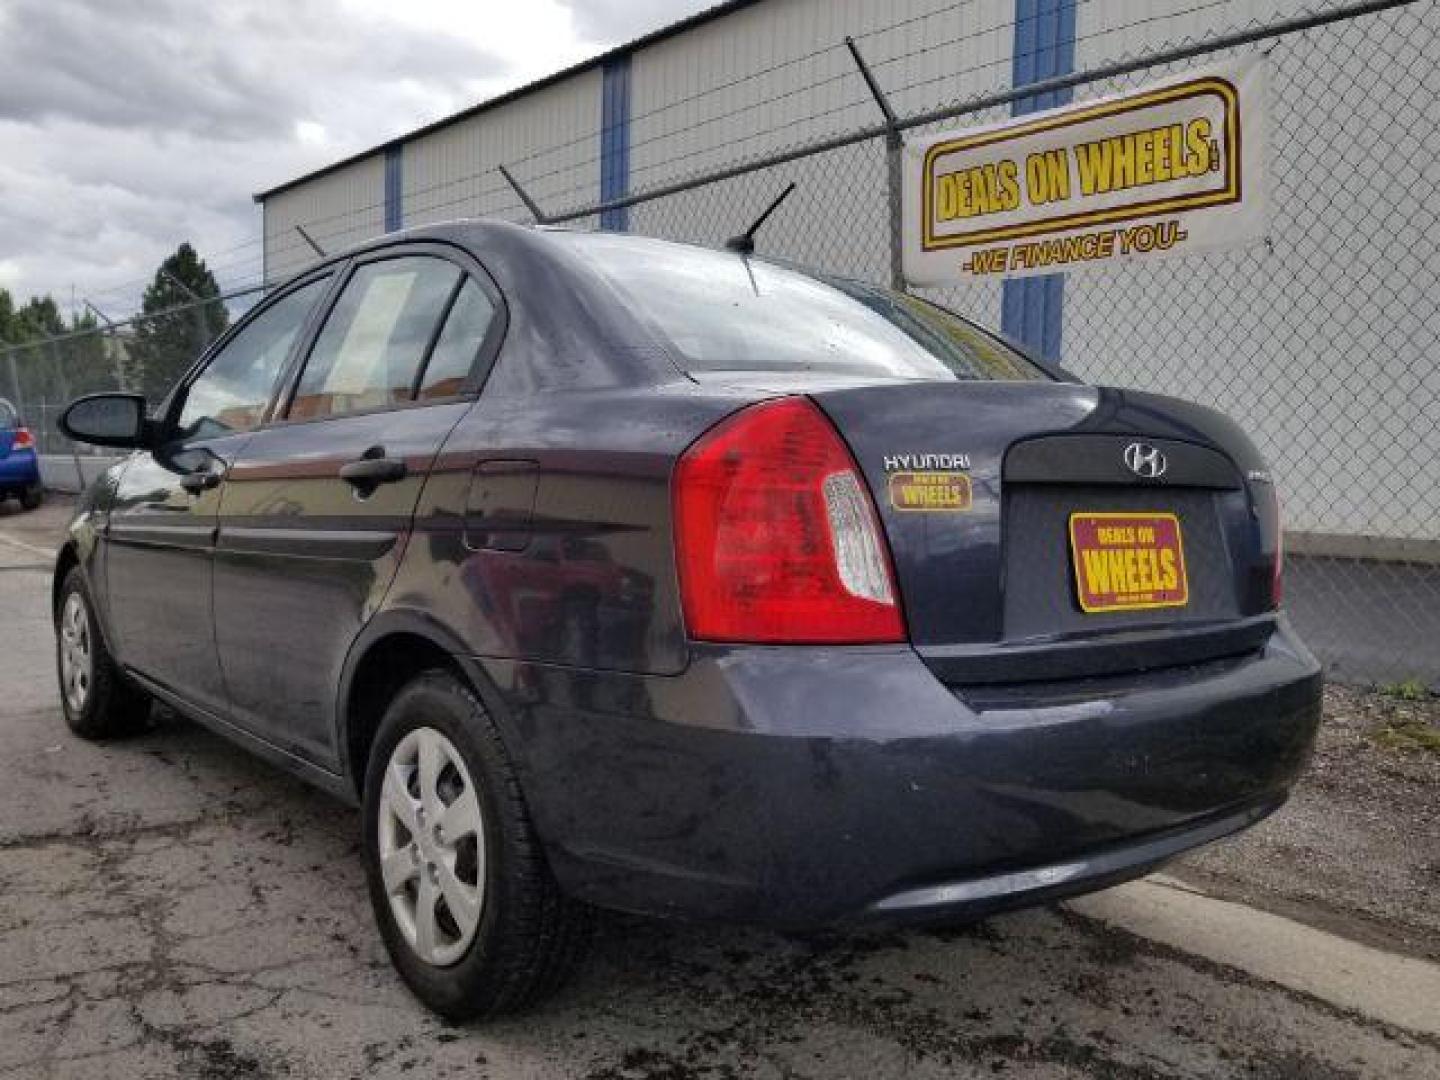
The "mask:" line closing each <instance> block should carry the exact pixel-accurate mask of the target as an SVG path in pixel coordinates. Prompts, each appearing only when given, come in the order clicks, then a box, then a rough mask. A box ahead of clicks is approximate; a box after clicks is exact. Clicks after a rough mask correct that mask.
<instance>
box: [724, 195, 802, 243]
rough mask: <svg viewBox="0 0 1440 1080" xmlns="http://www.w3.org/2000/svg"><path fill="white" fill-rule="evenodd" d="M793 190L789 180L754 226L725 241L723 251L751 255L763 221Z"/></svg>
mask: <svg viewBox="0 0 1440 1080" xmlns="http://www.w3.org/2000/svg"><path fill="white" fill-rule="evenodd" d="M794 190H795V181H794V180H791V181H790V184H789V186H788V187H786V189H785V190H784V191H782V192H780V194H779V196H778V197H777V198H776V199H775V201H774V202H772V203H771V204H770V205H769V206H767V207H766V208H765V212H764V213H763V214H761V215H760V216H759V217H758V218H756V219H755V224H753V225H751V226H750V228H748V229H746V230H745V231H744V232H743V233H741V234H740V235H739V236H732V237H730V239H729V240H726V241H725V249H726V250H727V251H733V252H735V253H736V254H739V255H750V254H752V253H753V252H754V251H755V234H756V233H757V232H759V231H760V226H761V225H764V224H765V219H766V218H768V217H769V216H770V215H771V214H773V213H774V212H775V208H776V207H777V206H779V205H780V204H781V203H782V202H784V201H785V200H786V199H787V198H788V197H789V195H790V193H791V192H792V191H794Z"/></svg>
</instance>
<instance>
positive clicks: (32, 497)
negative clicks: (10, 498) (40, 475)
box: [20, 484, 45, 510]
mask: <svg viewBox="0 0 1440 1080" xmlns="http://www.w3.org/2000/svg"><path fill="white" fill-rule="evenodd" d="M44 501H45V489H44V487H42V486H41V485H40V484H36V485H34V486H33V487H28V488H26V489H25V490H24V491H22V492H21V493H20V505H21V506H22V507H23V508H24V509H26V510H39V509H40V504H41V503H43V502H44Z"/></svg>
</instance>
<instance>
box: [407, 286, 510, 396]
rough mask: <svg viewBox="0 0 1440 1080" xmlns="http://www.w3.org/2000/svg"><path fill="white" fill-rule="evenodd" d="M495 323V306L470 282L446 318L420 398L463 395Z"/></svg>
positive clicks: (431, 355) (421, 388)
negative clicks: (486, 336) (487, 336)
mask: <svg viewBox="0 0 1440 1080" xmlns="http://www.w3.org/2000/svg"><path fill="white" fill-rule="evenodd" d="M494 321H495V304H494V303H493V302H492V301H491V299H490V297H489V296H488V295H486V293H485V290H484V289H482V288H481V287H480V286H479V285H478V284H477V283H476V282H475V281H474V280H473V279H472V280H468V281H466V282H465V285H464V287H463V288H461V290H460V295H459V296H457V297H456V298H455V306H454V307H452V308H451V309H450V314H449V315H448V316H447V317H446V319H445V329H443V330H442V331H441V332H440V337H439V339H438V340H437V341H436V342H435V351H434V352H433V353H431V354H430V362H429V363H428V364H426V365H425V378H424V379H423V381H422V382H421V383H420V393H419V394H418V395H417V396H418V397H419V398H421V399H422V400H431V399H435V398H447V397H454V396H455V395H456V394H458V393H460V391H461V390H463V389H464V387H465V380H466V379H468V378H469V377H470V369H471V368H472V367H473V366H474V364H475V358H476V356H478V355H479V353H480V346H481V345H483V344H484V343H485V335H486V333H488V332H489V330H490V324H491V323H492V322H494Z"/></svg>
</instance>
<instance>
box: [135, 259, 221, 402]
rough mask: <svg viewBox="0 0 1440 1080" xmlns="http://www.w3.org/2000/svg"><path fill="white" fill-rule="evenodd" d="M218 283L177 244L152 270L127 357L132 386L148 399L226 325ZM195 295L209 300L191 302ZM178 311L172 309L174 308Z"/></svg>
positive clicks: (157, 394)
mask: <svg viewBox="0 0 1440 1080" xmlns="http://www.w3.org/2000/svg"><path fill="white" fill-rule="evenodd" d="M219 295H220V286H219V285H218V284H216V281H215V275H213V274H212V273H210V270H209V268H208V267H207V266H206V265H205V260H203V259H202V258H200V256H199V255H197V254H196V253H195V249H194V248H193V247H191V246H190V245H189V244H188V243H185V244H181V245H180V246H179V247H178V248H176V250H175V254H173V255H171V256H169V257H168V258H167V259H166V260H165V261H164V262H162V263H161V264H160V267H159V269H158V270H156V271H155V278H154V280H153V281H151V283H150V284H149V286H148V287H147V288H146V289H145V295H144V298H143V299H142V301H141V312H142V315H143V316H149V317H148V318H145V317H142V318H141V319H140V320H139V321H138V322H137V323H136V324H135V339H134V341H133V343H132V344H131V346H130V359H131V362H132V365H133V369H134V371H135V373H136V375H138V377H139V381H140V386H139V387H138V389H139V390H140V391H141V392H142V393H144V394H145V396H146V397H147V398H149V399H150V400H151V401H152V402H153V401H158V400H160V398H162V397H164V396H165V394H166V393H168V392H169V390H170V387H171V386H172V385H174V383H175V380H176V379H178V378H179V377H180V376H181V375H182V374H183V373H184V372H185V369H186V368H188V367H189V366H190V364H191V363H192V362H193V361H194V360H195V358H196V357H197V356H199V355H200V354H201V353H202V352H203V351H204V350H205V348H206V347H207V346H208V345H209V344H210V343H211V342H212V341H214V340H215V338H216V337H218V336H219V335H220V334H221V333H223V332H224V330H225V328H226V327H227V326H229V325H230V313H229V312H228V311H227V310H226V308H225V305H224V304H223V303H221V302H220V301H219V300H218V299H214V298H216V297H219ZM196 297H200V298H201V299H202V300H207V301H209V302H208V303H202V304H197V303H196V301H195V298H196ZM177 309H178V310H177Z"/></svg>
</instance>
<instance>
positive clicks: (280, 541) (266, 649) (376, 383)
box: [215, 246, 501, 768]
mask: <svg viewBox="0 0 1440 1080" xmlns="http://www.w3.org/2000/svg"><path fill="white" fill-rule="evenodd" d="M458 258H459V257H458V256H454V255H451V254H449V253H448V252H447V251H445V250H443V249H438V248H436V247H417V246H404V247H400V248H392V249H383V250H382V251H381V252H378V253H375V254H372V255H370V256H368V257H366V258H363V259H360V260H357V261H356V263H355V265H354V266H353V267H352V268H351V270H350V272H349V276H348V279H347V280H346V281H345V282H344V283H343V285H342V286H341V288H340V289H339V290H338V292H337V295H336V297H335V299H334V301H333V304H332V306H331V308H330V311H329V312H328V314H327V315H326V316H325V319H324V323H323V325H322V326H321V328H320V330H319V332H318V334H317V335H316V337H315V339H314V345H313V346H312V347H311V349H310V351H309V356H308V357H307V358H306V359H305V361H304V363H303V365H302V366H301V367H300V369H299V371H298V372H297V374H296V376H295V378H294V380H293V381H294V383H295V386H294V389H293V391H292V395H291V399H290V401H289V404H288V407H287V408H286V410H285V411H284V415H283V417H282V419H281V420H280V421H279V422H277V423H276V424H274V425H272V426H269V427H267V428H266V429H264V430H261V431H259V432H256V434H255V435H254V437H253V438H252V439H251V440H250V441H249V442H247V443H246V445H245V447H244V449H243V450H242V451H241V453H240V454H239V456H238V458H237V460H236V461H235V463H234V465H233V466H232V468H231V470H230V476H229V480H228V482H227V484H226V488H225V500H224V505H223V507H222V509H221V515H220V526H219V541H218V547H217V559H216V570H215V634H216V641H217V645H218V648H219V654H220V662H221V667H222V669H223V671H224V673H225V679H226V684H227V685H228V687H229V689H230V694H231V701H232V704H233V707H234V710H235V718H236V722H237V723H239V724H241V725H242V726H244V727H246V728H248V729H249V730H251V731H252V732H254V733H255V734H257V735H259V736H260V737H262V738H264V739H266V740H267V741H269V742H271V743H272V744H274V745H276V746H279V747H281V748H282V749H285V750H287V751H289V752H291V753H294V754H297V755H299V756H301V757H303V758H305V759H307V760H309V761H312V762H314V763H316V764H319V765H321V766H323V767H327V768H335V767H337V765H338V755H337V753H336V747H335V746H334V718H335V712H334V702H335V695H336V691H337V689H338V686H339V682H340V675H341V669H342V667H343V665H344V662H345V656H346V654H347V652H348V650H349V647H350V645H351V643H352V642H353V641H354V639H355V637H356V635H357V634H358V633H359V632H360V629H361V628H362V627H363V626H364V625H365V623H366V621H367V620H368V619H369V618H370V616H371V615H372V614H374V612H375V610H376V609H377V607H378V606H379V604H380V602H381V600H382V599H383V597H384V595H385V591H386V589H387V588H388V586H389V584H390V582H391V580H392V579H393V577H394V575H395V571H396V569H397V567H398V565H399V562H400V559H401V557H402V555H403V554H404V547H405V542H406V539H407V538H408V535H409V529H410V525H411V519H412V517H413V514H414V511H415V505H416V502H417V500H418V498H419V495H420V490H421V488H422V486H423V485H424V483H425V478H426V475H427V473H428V472H429V469H430V466H431V463H432V461H433V460H434V458H435V456H436V454H437V453H438V451H439V449H440V446H441V444H442V442H443V441H444V439H445V437H446V436H447V435H448V434H449V432H450V429H451V428H453V427H454V426H455V424H456V423H457V422H458V421H459V419H460V418H461V416H463V415H464V413H465V411H466V410H467V409H468V408H469V406H470V403H471V401H472V400H473V391H474V383H473V369H474V368H475V365H476V362H477V360H478V359H479V357H480V355H481V351H482V348H483V347H484V346H485V343H486V342H487V341H491V342H492V346H493V344H494V342H493V337H494V334H493V333H492V331H493V330H494V329H495V328H496V327H497V318H496V315H497V312H498V311H499V310H501V309H500V306H499V297H498V294H497V293H496V292H495V291H494V288H493V285H491V284H490V283H489V282H488V280H483V279H482V278H481V277H480V272H479V271H478V267H474V266H473V265H471V266H466V265H463V264H462V262H460V261H455V260H457V259H458Z"/></svg>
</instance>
